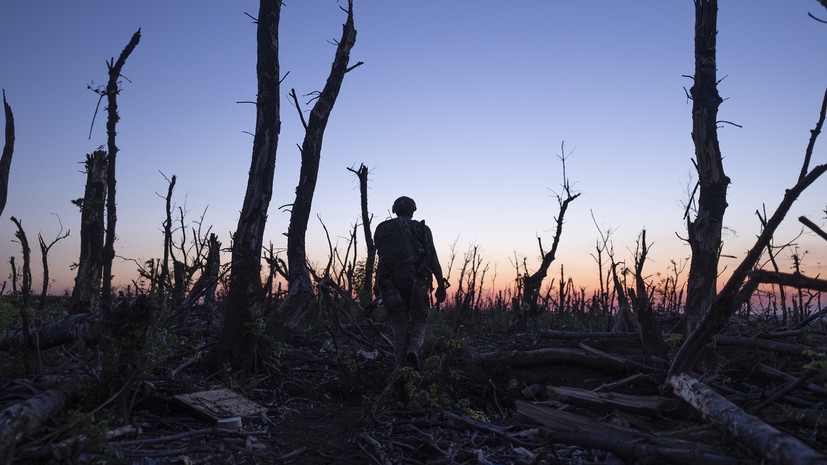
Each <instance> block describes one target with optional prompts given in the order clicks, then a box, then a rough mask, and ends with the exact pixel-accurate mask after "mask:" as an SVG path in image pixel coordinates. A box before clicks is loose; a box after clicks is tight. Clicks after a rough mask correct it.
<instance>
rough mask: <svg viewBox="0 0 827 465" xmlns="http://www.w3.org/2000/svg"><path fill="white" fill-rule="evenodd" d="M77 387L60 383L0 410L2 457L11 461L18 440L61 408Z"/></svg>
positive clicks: (0, 452)
mask: <svg viewBox="0 0 827 465" xmlns="http://www.w3.org/2000/svg"><path fill="white" fill-rule="evenodd" d="M75 389H76V385H75V384H74V383H63V384H59V385H58V386H57V387H55V388H52V389H49V390H46V391H43V392H42V393H40V394H38V395H36V396H33V397H31V398H30V399H27V400H25V401H23V402H19V403H17V404H14V405H12V406H10V407H8V408H6V409H4V410H2V411H0V458H2V460H9V462H10V461H11V456H12V454H13V451H14V446H15V444H16V443H17V441H18V440H20V439H21V438H22V437H23V436H26V435H28V434H31V433H32V432H34V430H35V429H37V428H38V427H39V426H40V425H41V424H42V423H43V422H44V421H46V419H47V418H49V417H50V416H51V415H52V414H53V413H54V412H57V411H59V410H61V409H62V408H63V407H64V406H65V405H66V402H67V401H68V400H69V396H70V395H71V394H72V392H74V390H75Z"/></svg>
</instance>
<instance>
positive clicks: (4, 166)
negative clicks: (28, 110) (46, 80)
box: [0, 89, 14, 215]
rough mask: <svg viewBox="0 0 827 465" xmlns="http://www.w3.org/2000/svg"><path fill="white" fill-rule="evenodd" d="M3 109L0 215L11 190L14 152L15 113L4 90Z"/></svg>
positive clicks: (0, 158)
mask: <svg viewBox="0 0 827 465" xmlns="http://www.w3.org/2000/svg"><path fill="white" fill-rule="evenodd" d="M3 110H4V111H5V113H6V143H5V145H3V155H2V156H0V215H2V214H3V209H5V208H6V198H7V196H8V192H9V170H10V169H11V157H12V154H13V153H14V114H13V113H12V111H11V107H10V106H9V103H8V102H6V91H5V89H4V90H3Z"/></svg>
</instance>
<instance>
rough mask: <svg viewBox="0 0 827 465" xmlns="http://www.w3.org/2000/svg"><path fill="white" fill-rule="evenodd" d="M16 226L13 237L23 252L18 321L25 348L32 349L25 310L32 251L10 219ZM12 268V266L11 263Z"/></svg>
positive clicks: (27, 302)
mask: <svg viewBox="0 0 827 465" xmlns="http://www.w3.org/2000/svg"><path fill="white" fill-rule="evenodd" d="M10 219H11V221H12V222H13V223H14V224H15V226H17V231H16V232H15V233H14V236H15V237H16V238H17V240H18V241H19V242H20V248H21V249H22V252H23V269H22V271H21V285H20V320H21V323H22V326H23V337H24V341H25V342H26V346H27V347H32V346H33V344H32V337H31V334H30V333H29V317H28V313H26V310H27V308H28V306H29V299H30V297H31V295H32V267H31V256H32V249H31V248H30V247H29V240H28V239H27V238H26V232H25V231H23V224H22V223H20V220H18V219H17V218H15V217H13V216H12V217H11V218H10ZM12 266H14V264H13V263H12Z"/></svg>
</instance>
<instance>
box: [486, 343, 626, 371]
mask: <svg viewBox="0 0 827 465" xmlns="http://www.w3.org/2000/svg"><path fill="white" fill-rule="evenodd" d="M478 357H479V359H480V360H481V361H484V362H493V363H503V364H506V365H511V366H517V367H524V366H536V365H580V366H585V367H590V368H595V369H598V370H613V371H620V372H628V371H631V370H632V369H634V368H636V366H632V365H630V364H628V363H626V361H625V360H624V359H622V358H621V357H617V358H608V357H603V356H601V355H600V354H595V353H590V352H587V351H583V350H579V349H567V348H544V349H534V350H511V351H498V352H486V353H481V354H479V355H478Z"/></svg>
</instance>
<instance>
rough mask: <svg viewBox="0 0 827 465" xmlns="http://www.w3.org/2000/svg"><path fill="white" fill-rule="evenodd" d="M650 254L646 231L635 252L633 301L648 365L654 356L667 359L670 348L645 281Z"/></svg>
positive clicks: (641, 236)
mask: <svg viewBox="0 0 827 465" xmlns="http://www.w3.org/2000/svg"><path fill="white" fill-rule="evenodd" d="M648 253H649V246H648V245H647V244H646V230H645V229H644V230H643V231H642V232H641V233H640V237H639V238H638V248H637V250H635V296H634V298H633V299H632V301H633V302H634V307H635V314H636V316H637V321H638V322H639V325H638V329H639V330H640V342H641V345H643V355H644V358H645V360H646V362H647V363H651V361H652V356H653V355H657V356H658V357H662V358H663V357H666V353H667V352H668V351H669V346H667V345H666V343H665V342H663V336H662V335H661V332H660V329H659V328H658V327H657V323H656V322H655V312H654V309H653V308H652V301H651V298H650V296H649V293H648V292H647V290H646V282H645V281H644V280H643V265H644V264H645V263H646V255H647V254H648Z"/></svg>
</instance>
